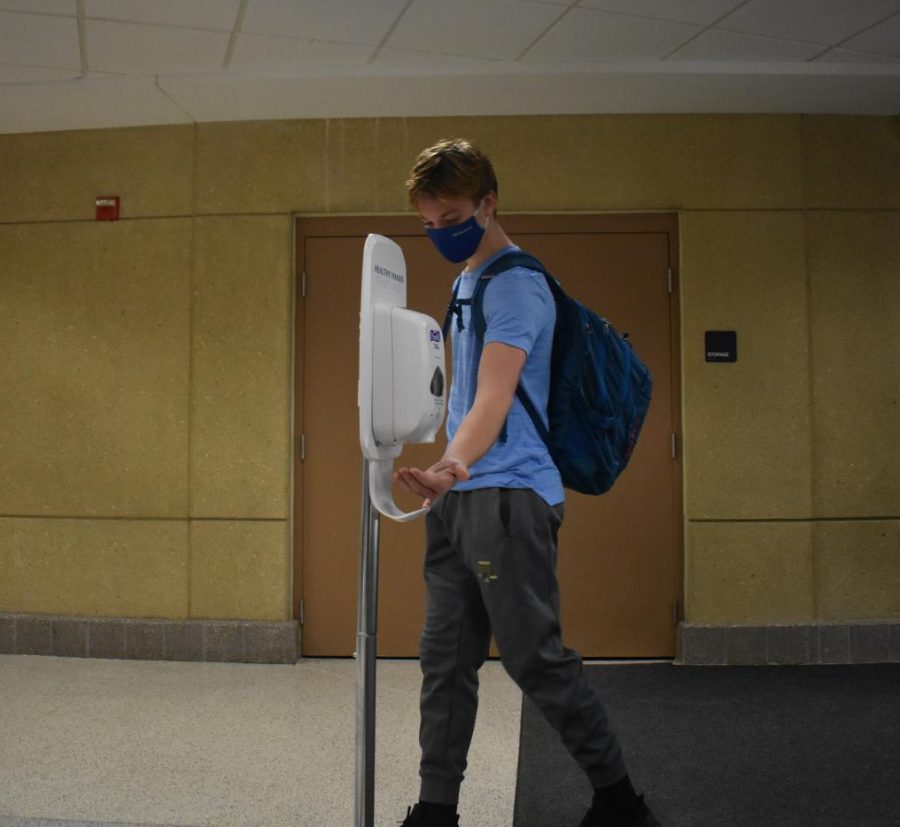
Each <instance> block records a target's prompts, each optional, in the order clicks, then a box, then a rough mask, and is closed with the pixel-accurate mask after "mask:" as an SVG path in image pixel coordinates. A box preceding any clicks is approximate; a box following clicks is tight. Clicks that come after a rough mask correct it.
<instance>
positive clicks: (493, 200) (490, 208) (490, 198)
mask: <svg viewBox="0 0 900 827" xmlns="http://www.w3.org/2000/svg"><path fill="white" fill-rule="evenodd" d="M482 203H483V204H484V211H485V212H486V213H488V214H489V215H494V214H495V213H496V212H497V193H496V192H494V190H491V191H490V192H489V193H488V194H487V195H485V196H484V198H483V199H482Z"/></svg>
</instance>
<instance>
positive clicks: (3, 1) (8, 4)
mask: <svg viewBox="0 0 900 827" xmlns="http://www.w3.org/2000/svg"><path fill="white" fill-rule="evenodd" d="M0 11H25V12H32V13H33V14H61V15H64V16H67V17H75V15H76V14H77V13H78V9H77V7H76V4H75V0H0Z"/></svg>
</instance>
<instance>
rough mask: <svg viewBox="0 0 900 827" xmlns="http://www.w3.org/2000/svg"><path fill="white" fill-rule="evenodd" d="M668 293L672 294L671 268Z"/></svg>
mask: <svg viewBox="0 0 900 827" xmlns="http://www.w3.org/2000/svg"><path fill="white" fill-rule="evenodd" d="M669 292H670V293H671V292H672V268H671V267H670V268H669Z"/></svg>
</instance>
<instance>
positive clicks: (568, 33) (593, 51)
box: [524, 9, 702, 61]
mask: <svg viewBox="0 0 900 827" xmlns="http://www.w3.org/2000/svg"><path fill="white" fill-rule="evenodd" d="M699 31H702V28H701V27H700V26H695V25H691V24H688V23H673V22H670V21H665V20H651V19H649V18H644V17H629V16H626V15H621V14H611V13H608V12H604V11H594V10H592V9H573V10H572V11H571V12H570V13H569V14H567V15H566V16H565V17H564V18H563V19H562V20H561V21H560V22H559V23H557V24H556V25H555V26H554V27H553V28H552V29H551V30H550V31H549V32H547V34H545V35H544V36H543V37H542V38H541V39H540V40H539V41H538V42H537V43H536V44H535V45H534V47H533V48H532V49H531V50H530V51H529V52H528V54H527V55H525V57H524V60H526V61H536V60H546V61H560V60H563V61H568V60H571V61H583V60H658V59H660V58H662V57H663V56H664V55H666V54H668V53H669V52H671V51H672V50H673V49H675V48H676V47H677V46H679V45H680V44H681V43H684V42H685V41H686V40H687V39H688V38H691V37H693V36H694V35H695V34H697V32H699Z"/></svg>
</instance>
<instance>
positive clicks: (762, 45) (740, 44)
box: [669, 29, 822, 63]
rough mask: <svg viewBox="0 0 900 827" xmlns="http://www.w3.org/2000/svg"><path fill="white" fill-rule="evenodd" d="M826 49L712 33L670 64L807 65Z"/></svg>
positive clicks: (703, 37)
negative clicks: (722, 62) (760, 62)
mask: <svg viewBox="0 0 900 827" xmlns="http://www.w3.org/2000/svg"><path fill="white" fill-rule="evenodd" d="M821 51H822V47H821V46H817V45H816V44H814V43H796V42H795V41H793V40H779V39H778V38H775V37H759V36H757V35H754V34H739V33H737V32H723V31H719V30H718V29H709V30H708V31H705V32H704V33H703V34H701V35H700V37H698V38H697V39H696V40H692V41H691V42H690V43H688V44H687V45H686V46H685V47H684V48H683V49H679V50H678V51H677V52H675V54H673V55H672V56H671V57H670V58H669V60H676V61H677V60H693V61H701V60H710V61H725V62H734V63H742V62H754V61H774V62H784V61H787V62H791V61H794V62H796V61H801V62H802V61H806V60H809V59H810V58H812V57H815V56H816V55H817V54H819V53H821Z"/></svg>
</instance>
